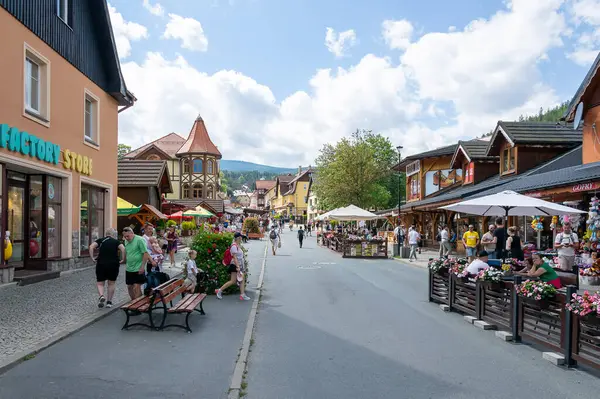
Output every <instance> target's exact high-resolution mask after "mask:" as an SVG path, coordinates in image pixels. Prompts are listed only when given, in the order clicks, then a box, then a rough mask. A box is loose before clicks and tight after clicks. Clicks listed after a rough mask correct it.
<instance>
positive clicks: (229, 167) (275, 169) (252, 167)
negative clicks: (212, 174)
mask: <svg viewBox="0 0 600 399" xmlns="http://www.w3.org/2000/svg"><path fill="white" fill-rule="evenodd" d="M221 170H223V171H228V172H255V171H256V172H268V173H279V174H286V173H292V172H295V171H296V169H295V168H283V167H279V166H269V165H261V164H258V163H254V162H247V161H238V160H233V159H222V160H221Z"/></svg>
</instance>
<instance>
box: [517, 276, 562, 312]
mask: <svg viewBox="0 0 600 399" xmlns="http://www.w3.org/2000/svg"><path fill="white" fill-rule="evenodd" d="M515 289H516V290H517V294H518V295H519V296H520V297H521V298H522V299H523V301H524V302H525V303H527V304H529V305H531V306H532V307H534V308H537V309H548V307H549V306H550V299H552V298H554V296H555V295H556V288H555V287H554V286H553V285H552V284H548V283H544V282H543V281H532V280H526V281H525V282H524V283H522V284H520V285H517V286H516V287H515Z"/></svg>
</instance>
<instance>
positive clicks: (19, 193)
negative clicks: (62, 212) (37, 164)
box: [7, 180, 29, 267]
mask: <svg viewBox="0 0 600 399" xmlns="http://www.w3.org/2000/svg"><path fill="white" fill-rule="evenodd" d="M7 201H8V209H7V211H8V215H7V230H8V231H9V232H10V241H11V242H12V256H11V257H10V259H8V263H9V264H14V266H15V267H23V266H24V261H25V250H26V246H27V243H28V241H29V240H27V239H26V237H25V182H21V181H17V180H8V196H7Z"/></svg>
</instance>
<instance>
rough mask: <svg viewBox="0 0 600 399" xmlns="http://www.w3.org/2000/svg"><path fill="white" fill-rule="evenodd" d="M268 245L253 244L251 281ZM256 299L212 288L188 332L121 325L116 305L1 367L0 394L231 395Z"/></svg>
mask: <svg viewBox="0 0 600 399" xmlns="http://www.w3.org/2000/svg"><path fill="white" fill-rule="evenodd" d="M264 245H265V242H264V241H260V242H259V241H255V242H251V243H249V244H248V248H249V253H248V257H249V261H250V273H251V274H250V284H249V287H255V286H256V283H257V280H258V276H259V274H260V267H261V263H262V259H263V255H264ZM199 266H200V267H202V266H201V265H199ZM248 294H249V295H250V296H252V297H253V296H254V292H253V290H251V289H250V290H248ZM251 306H252V302H251V301H248V302H243V301H240V300H239V299H238V296H237V295H232V296H225V297H224V299H223V300H222V301H218V300H217V299H216V298H215V296H214V295H211V296H209V297H208V298H206V300H205V301H204V310H205V311H206V315H205V316H202V315H200V314H198V313H194V314H192V316H191V317H190V326H191V328H192V330H193V332H192V333H191V334H188V333H186V332H185V331H184V330H181V329H168V330H165V331H160V332H159V331H148V330H146V329H136V328H133V329H130V330H128V331H122V330H121V327H122V325H123V322H124V321H125V316H124V314H123V312H122V311H120V310H117V311H116V312H115V313H113V314H111V315H110V316H108V317H106V318H104V319H102V320H101V321H99V322H97V323H95V324H92V325H90V326H89V327H87V328H85V329H83V330H81V331H79V332H78V333H76V334H74V335H72V336H70V337H69V338H67V339H65V340H63V341H61V342H59V343H57V344H56V345H54V346H52V347H50V348H49V349H47V350H45V351H43V352H41V353H39V354H37V356H35V358H33V359H31V360H28V361H25V362H23V363H21V364H19V365H17V366H16V367H14V368H13V369H11V370H9V371H7V372H6V373H4V374H2V375H0V398H2V399H4V398H7V399H8V398H10V399H34V398H35V399H50V398H52V399H88V398H90V399H91V398H144V399H149V398H161V399H162V398H210V399H213V398H226V397H227V393H228V389H229V386H230V379H231V375H232V374H233V370H234V367H235V362H236V360H237V355H238V352H239V349H240V347H241V344H242V339H243V336H244V331H245V329H246V323H247V320H248V315H249V313H250V309H251ZM23 317H26V316H25V315H23ZM179 318H180V321H182V322H183V319H184V318H185V316H180V317H179ZM144 321H145V320H144ZM0 322H2V321H0Z"/></svg>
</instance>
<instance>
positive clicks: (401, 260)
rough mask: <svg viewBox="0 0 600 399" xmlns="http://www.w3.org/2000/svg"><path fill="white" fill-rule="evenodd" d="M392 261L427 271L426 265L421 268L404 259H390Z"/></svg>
mask: <svg viewBox="0 0 600 399" xmlns="http://www.w3.org/2000/svg"><path fill="white" fill-rule="evenodd" d="M392 259H393V260H395V261H396V262H400V263H402V264H403V265H406V266H412V267H416V268H418V269H427V265H424V266H421V265H419V264H418V263H412V262H409V261H406V260H404V259H397V258H392Z"/></svg>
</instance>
